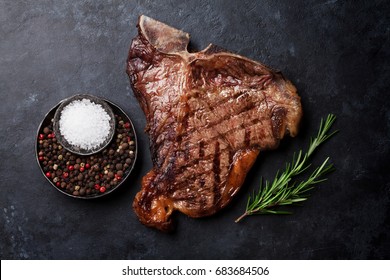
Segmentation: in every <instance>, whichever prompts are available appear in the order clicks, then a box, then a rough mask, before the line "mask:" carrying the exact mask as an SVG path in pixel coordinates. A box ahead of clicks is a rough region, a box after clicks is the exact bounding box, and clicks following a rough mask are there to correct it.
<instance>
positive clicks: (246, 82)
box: [127, 16, 302, 231]
mask: <svg viewBox="0 0 390 280" xmlns="http://www.w3.org/2000/svg"><path fill="white" fill-rule="evenodd" d="M138 31H139V34H138V36H137V37H136V38H135V39H133V42H132V44H131V47H130V51H129V56H128V60H127V73H128V75H129V78H130V81H131V85H132V88H133V91H134V93H135V95H136V97H137V99H138V101H139V103H140V105H141V108H142V110H143V111H144V113H145V116H146V119H147V126H146V132H147V133H148V134H149V138H150V149H151V155H152V161H153V169H152V170H151V171H150V172H148V173H147V174H146V175H145V176H144V178H143V180H142V188H141V190H140V192H139V193H138V194H137V195H136V197H135V200H134V202H133V208H134V210H135V212H136V214H137V215H138V217H139V219H140V221H141V222H142V223H143V224H145V225H148V226H151V227H156V228H158V229H160V230H164V231H167V230H170V229H172V221H171V219H170V216H171V214H172V212H173V211H175V210H179V211H180V212H182V213H185V214H187V215H189V216H191V217H202V216H207V215H211V214H213V213H215V212H216V211H218V210H220V209H221V208H223V207H224V206H226V205H227V204H228V203H229V202H230V201H231V199H232V197H233V196H234V194H235V193H236V192H237V191H238V189H239V188H240V187H241V185H242V184H243V181H244V179H245V176H246V174H247V172H248V171H249V169H250V167H251V166H252V164H253V163H254V161H255V159H256V157H257V155H258V153H259V151H260V150H266V149H274V148H276V147H277V145H278V144H279V141H280V139H281V138H283V136H284V135H285V134H287V133H289V134H290V135H292V136H294V135H296V133H297V128H298V123H299V120H300V118H301V115H302V110H301V104H300V98H299V96H298V95H297V93H296V89H295V87H294V86H293V85H292V84H291V83H290V82H289V81H287V80H285V79H284V78H283V76H282V75H281V73H278V72H275V71H272V70H271V69H269V68H267V67H266V66H264V65H262V64H260V63H257V62H255V61H252V60H249V59H247V58H245V57H242V56H239V55H236V54H232V53H229V52H227V51H225V50H222V49H221V48H218V47H216V46H213V45H210V46H209V47H207V48H206V49H205V50H203V51H201V52H197V53H189V52H188V51H187V45H188V42H189V35H188V34H187V33H185V32H182V31H180V30H177V29H174V28H172V27H170V26H167V25H165V24H163V23H161V22H158V21H155V20H153V19H151V18H148V17H145V16H141V17H140V19H139V22H138Z"/></svg>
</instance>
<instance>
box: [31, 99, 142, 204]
mask: <svg viewBox="0 0 390 280" xmlns="http://www.w3.org/2000/svg"><path fill="white" fill-rule="evenodd" d="M67 100H68V99H66V100H63V101H61V102H60V103H59V104H57V105H56V106H54V107H53V108H52V109H51V110H50V111H49V112H48V113H47V114H46V116H45V117H44V119H43V120H42V122H41V123H40V125H39V127H38V130H37V135H36V145H35V152H36V159H37V162H38V165H39V167H40V170H41V172H42V174H43V176H44V177H45V178H46V179H47V180H48V181H49V183H50V184H51V185H52V186H53V187H54V188H55V189H56V190H58V191H59V192H61V193H62V194H65V195H67V196H69V197H73V198H79V199H95V198H100V197H103V196H106V195H108V194H110V193H112V192H113V191H114V190H116V189H118V188H119V187H120V186H122V185H123V183H124V182H125V181H126V179H127V178H128V176H129V175H130V173H131V172H132V170H133V168H134V166H135V163H136V159H137V150H138V143H137V135H136V132H135V129H134V126H133V123H132V121H131V119H130V118H129V116H128V115H127V114H126V113H125V112H123V110H122V109H121V108H120V107H119V106H117V105H115V104H114V103H112V102H110V101H108V100H105V99H104V101H105V102H106V104H107V105H108V106H110V108H111V109H112V111H113V113H114V117H115V118H114V120H115V119H116V118H118V117H120V118H121V119H122V120H123V121H124V122H125V123H127V124H129V128H128V130H129V131H130V132H129V135H131V138H132V139H131V140H132V141H133V142H134V147H133V149H132V150H133V159H132V162H131V164H130V165H129V166H128V167H127V168H125V169H124V170H123V173H124V174H123V176H122V178H121V179H120V181H118V184H117V185H115V186H114V187H112V188H110V189H107V191H105V192H103V193H100V192H97V193H92V194H89V195H73V193H72V191H69V190H67V189H66V188H61V187H60V186H57V185H56V182H54V181H53V177H48V176H47V175H46V173H47V172H48V170H47V162H46V166H45V164H44V163H45V162H44V161H42V160H40V155H39V152H40V150H41V148H40V143H39V142H40V135H41V134H42V135H43V133H44V132H43V130H44V128H45V127H48V128H50V129H53V120H54V115H55V112H56V111H57V110H58V108H59V107H60V106H61V105H62V104H63V102H65V101H67ZM116 127H117V130H118V129H120V126H119V125H118V124H116ZM117 134H118V133H117V131H115V133H114V136H113V139H114V140H115V139H117ZM52 137H54V138H51V139H52V141H55V142H56V143H55V144H56V145H57V146H58V144H60V143H59V142H58V139H57V136H56V135H55V136H52ZM53 139H55V140H53ZM115 145H116V141H111V143H110V144H109V145H108V146H107V147H106V148H105V149H103V150H102V151H100V152H97V153H95V154H93V155H79V154H76V153H72V152H69V151H68V153H70V154H71V155H73V156H74V157H76V158H77V157H80V158H82V159H89V158H90V157H94V158H97V159H99V158H102V157H104V156H105V155H107V151H108V150H109V149H114V147H115ZM118 159H119V158H118ZM49 160H51V158H48V159H47V161H49ZM61 179H62V177H61Z"/></svg>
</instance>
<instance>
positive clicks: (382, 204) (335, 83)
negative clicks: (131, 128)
mask: <svg viewBox="0 0 390 280" xmlns="http://www.w3.org/2000/svg"><path fill="white" fill-rule="evenodd" d="M389 13H390V9H389V4H388V1H337V0H330V1H325V0H324V1H309V2H306V1H124V0H123V1H120V0H118V1H115V0H111V1H86V0H78V1H59V0H58V1H57V0H54V1H45V0H37V1H12V0H2V1H0V98H1V104H0V108H1V109H0V125H1V134H0V155H1V164H0V182H1V184H0V231H1V234H0V257H1V259H221V258H226V259H383V258H385V259H386V258H387V259H388V258H389V257H390V227H389V224H390V206H389V202H390V183H389V179H390V178H389V175H388V174H389V167H390V166H389V160H390V157H389V143H390V142H389V141H390V111H389V104H390V101H389V78H390V77H389V71H390V66H389V59H390V56H389V54H390V45H389V35H390V27H389V26H390V22H389V17H388V14H389ZM140 14H145V15H148V16H150V17H154V18H156V19H158V20H161V21H163V22H166V23H168V24H170V25H172V26H175V27H177V28H180V29H183V30H185V31H187V32H189V33H190V34H191V35H192V37H191V38H192V43H191V47H192V48H193V49H198V50H199V49H203V48H204V47H206V46H207V45H208V43H210V42H213V43H215V44H217V45H220V46H222V47H224V48H226V49H229V50H231V51H234V52H237V53H239V54H241V55H244V56H247V57H249V58H252V59H255V60H259V61H261V62H263V63H265V64H267V65H269V66H271V67H273V68H276V69H280V70H281V71H282V72H283V73H284V75H285V76H286V77H287V78H289V79H290V80H292V81H293V82H294V83H295V84H296V86H297V88H298V91H299V93H300V96H301V97H302V104H303V108H304V118H303V122H302V129H301V132H300V134H299V136H298V137H296V138H294V139H287V140H285V141H283V142H282V144H281V146H280V149H278V150H277V151H273V152H265V153H262V154H261V155H260V156H259V158H258V160H257V162H256V164H255V166H254V167H253V169H252V170H251V172H250V173H249V175H248V177H247V180H246V181H245V184H244V186H243V188H242V190H241V191H240V193H239V194H238V195H237V197H236V198H235V199H234V201H233V202H232V203H231V204H230V205H229V207H227V208H226V209H225V210H224V211H222V212H220V213H219V214H217V215H215V216H212V217H209V218H203V219H190V218H188V217H186V216H184V215H181V214H178V215H175V219H176V220H177V230H176V231H175V232H174V233H173V234H164V233H161V232H158V231H156V230H153V229H149V228H146V227H144V226H143V225H141V224H140V223H139V222H138V220H137V218H136V216H135V214H134V213H133V211H132V209H131V203H132V200H133V198H134V195H135V194H136V192H137V191H138V189H139V188H140V180H141V178H142V176H143V175H144V174H146V172H147V171H148V170H149V169H150V168H151V161H150V154H149V149H148V139H147V136H146V135H145V134H144V132H143V129H144V126H145V118H144V116H143V114H142V112H141V110H140V108H139V106H138V104H137V102H136V100H135V98H134V96H133V92H132V90H131V88H130V85H129V81H128V78H127V76H126V74H125V60H126V56H127V51H128V48H129V45H130V42H131V39H132V38H133V37H134V36H135V35H136V33H137V30H136V27H135V25H136V22H137V18H138V15H140ZM79 92H88V93H91V94H94V95H97V96H101V97H104V98H107V99H109V100H110V101H112V102H114V103H116V104H119V105H120V106H121V108H122V109H123V110H124V111H125V112H126V113H127V114H129V115H130V117H131V118H132V120H133V122H134V125H135V128H136V131H137V134H138V140H139V156H138V160H137V167H136V169H135V170H134V172H133V174H132V175H131V176H130V177H129V178H128V180H127V181H126V183H125V185H124V186H122V188H121V189H119V190H118V191H117V192H116V193H114V194H112V195H110V196H109V197H108V198H107V199H103V200H93V201H81V200H76V199H72V198H69V197H66V196H64V195H62V194H61V193H59V192H57V191H56V190H54V188H52V187H51V186H50V184H49V183H48V182H47V181H46V179H45V178H44V177H43V176H42V174H41V172H40V170H39V168H38V165H37V163H36V159H35V151H34V145H35V141H36V138H35V137H36V130H37V128H38V125H39V123H40V122H41V120H42V119H43V117H44V116H45V114H46V113H47V112H48V111H49V110H50V108H52V107H53V106H54V105H56V104H57V103H58V102H59V101H60V100H62V99H64V98H66V97H69V96H71V95H74V94H75V93H79ZM328 113H334V114H335V115H336V116H337V122H336V124H335V128H337V129H339V130H340V132H339V134H338V135H337V136H335V137H334V138H333V139H332V140H330V141H329V142H328V143H326V144H325V145H324V146H323V147H322V148H320V150H319V152H318V153H316V154H315V157H314V163H317V164H318V163H319V162H320V161H321V160H323V159H324V158H325V157H327V156H329V157H331V160H332V162H333V163H334V164H335V166H336V171H335V172H334V173H333V174H331V175H330V176H329V180H328V181H327V182H325V183H323V184H321V185H320V186H319V187H318V188H317V189H316V190H314V191H313V192H312V195H311V197H310V199H309V200H308V201H307V202H305V203H304V204H303V206H302V207H295V208H293V209H292V210H293V212H294V214H293V215H289V216H256V217H250V218H248V219H245V220H243V221H242V222H241V223H239V224H235V223H234V220H235V218H237V217H238V216H239V215H240V214H241V213H242V211H243V210H244V207H245V204H246V200H247V197H248V195H249V194H250V193H251V192H252V190H253V189H255V188H257V187H258V185H259V182H260V177H261V176H264V177H265V178H268V179H271V178H272V177H273V176H274V174H275V172H276V170H277V169H278V168H280V167H281V166H282V165H283V164H284V163H285V162H286V161H287V160H289V159H290V158H291V157H292V154H293V152H294V151H297V150H298V149H300V148H305V147H306V146H307V144H308V140H309V137H310V136H311V135H313V134H314V132H315V131H316V129H317V127H318V124H319V121H320V119H321V118H322V117H325V116H326V115H327V114H328Z"/></svg>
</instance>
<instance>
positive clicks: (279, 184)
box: [236, 114, 338, 223]
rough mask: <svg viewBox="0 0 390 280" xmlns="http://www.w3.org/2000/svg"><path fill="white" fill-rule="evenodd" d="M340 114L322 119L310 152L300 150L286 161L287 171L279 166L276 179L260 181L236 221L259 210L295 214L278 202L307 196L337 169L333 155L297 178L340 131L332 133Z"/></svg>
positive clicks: (284, 202) (282, 202)
mask: <svg viewBox="0 0 390 280" xmlns="http://www.w3.org/2000/svg"><path fill="white" fill-rule="evenodd" d="M335 120H336V117H335V116H334V115H333V114H329V115H328V116H327V118H326V119H325V120H323V119H321V123H320V127H319V129H318V133H317V136H316V137H314V138H311V139H310V145H309V147H308V149H307V152H306V153H305V154H303V152H302V150H300V151H299V152H298V153H297V154H295V153H294V155H293V158H292V161H291V163H286V165H285V169H284V170H283V171H280V170H278V171H277V172H276V175H275V178H274V180H273V181H272V182H269V181H268V180H266V181H265V182H264V184H263V180H261V181H260V188H259V190H258V191H257V193H255V191H253V194H252V196H249V198H248V201H247V205H246V209H245V212H244V213H243V214H242V215H241V216H240V217H238V218H237V219H236V223H238V222H239V221H241V220H242V219H243V218H245V217H247V216H250V215H257V214H291V212H289V211H281V210H278V209H276V208H277V207H278V206H283V205H291V204H296V203H300V202H303V201H305V200H307V198H308V195H307V192H308V191H310V190H312V189H313V188H314V186H315V185H317V184H319V183H322V182H324V181H326V180H327V179H326V178H323V176H325V175H326V174H327V173H329V172H331V171H333V170H334V167H333V164H331V163H329V157H328V158H326V159H325V160H324V161H323V163H322V164H321V165H320V166H318V167H317V168H315V169H314V171H313V172H312V173H311V174H310V176H309V177H308V178H307V179H305V180H303V181H301V182H299V183H298V182H293V183H291V181H292V179H294V178H295V177H296V176H297V175H299V174H301V173H303V172H305V171H307V170H308V169H309V167H310V166H311V165H310V164H309V163H308V161H309V158H310V157H311V155H312V154H313V153H314V151H315V150H316V149H317V148H318V147H319V146H320V145H321V144H322V143H324V142H325V141H326V140H328V139H329V138H330V137H332V136H333V135H334V134H335V133H337V132H338V131H337V130H335V131H333V132H331V133H329V130H330V128H331V127H332V125H333V123H334V121H335Z"/></svg>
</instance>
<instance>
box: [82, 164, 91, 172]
mask: <svg viewBox="0 0 390 280" xmlns="http://www.w3.org/2000/svg"><path fill="white" fill-rule="evenodd" d="M90 167H91V165H90V164H89V163H86V164H85V168H86V169H89V168H90ZM81 172H82V171H81Z"/></svg>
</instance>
